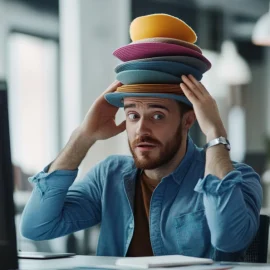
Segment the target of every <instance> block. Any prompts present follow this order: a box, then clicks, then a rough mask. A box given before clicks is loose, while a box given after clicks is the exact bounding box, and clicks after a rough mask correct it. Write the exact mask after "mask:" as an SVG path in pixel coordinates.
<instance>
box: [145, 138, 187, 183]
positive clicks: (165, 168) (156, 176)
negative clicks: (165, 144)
mask: <svg viewBox="0 0 270 270" xmlns="http://www.w3.org/2000/svg"><path fill="white" fill-rule="evenodd" d="M183 142H184V143H182V145H181V147H180V148H179V150H178V152H177V153H176V155H175V156H174V158H173V159H172V160H171V161H170V162H168V163H166V164H164V165H162V166H161V167H158V168H156V169H154V170H144V173H145V174H146V176H147V177H149V178H150V179H153V180H157V181H160V180H161V179H162V178H163V177H165V176H167V175H169V174H171V173H172V172H173V171H174V170H175V169H176V168H177V167H178V165H179V164H180V163H181V161H182V160H183V158H184V156H185V154H186V151H187V137H186V138H184V140H183Z"/></svg>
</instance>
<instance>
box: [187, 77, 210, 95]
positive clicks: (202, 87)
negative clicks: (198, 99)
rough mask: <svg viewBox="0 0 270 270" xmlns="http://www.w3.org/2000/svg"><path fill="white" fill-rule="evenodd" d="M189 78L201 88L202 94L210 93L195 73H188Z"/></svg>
mask: <svg viewBox="0 0 270 270" xmlns="http://www.w3.org/2000/svg"><path fill="white" fill-rule="evenodd" d="M188 77H189V79H190V80H191V81H192V82H193V83H194V84H195V85H196V86H197V87H198V88H199V89H200V90H201V93H202V94H209V92H208V91H207V89H206V88H205V87H204V85H203V84H202V83H201V82H199V81H198V80H197V79H196V78H195V77H194V76H193V75H191V74H190V75H188Z"/></svg>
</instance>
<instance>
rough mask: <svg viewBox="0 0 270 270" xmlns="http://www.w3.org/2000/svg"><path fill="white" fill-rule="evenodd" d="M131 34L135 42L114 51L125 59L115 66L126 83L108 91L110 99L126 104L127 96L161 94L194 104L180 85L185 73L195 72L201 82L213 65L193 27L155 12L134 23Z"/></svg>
mask: <svg viewBox="0 0 270 270" xmlns="http://www.w3.org/2000/svg"><path fill="white" fill-rule="evenodd" d="M130 37H131V40H132V43H130V44H128V45H126V46H123V47H120V48H119V49H117V50H115V51H114V52H113V55H114V56H116V57H117V58H118V59H120V60H122V61H123V63H122V64H120V65H118V66H117V67H116V68H115V72H116V74H117V75H116V79H117V80H118V81H120V82H121V83H122V84H123V85H122V86H121V87H118V88H117V90H116V92H114V93H109V94H106V95H105V98H106V100H107V101H108V102H109V103H111V104H112V105H114V106H117V107H123V99H124V98H125V97H159V98H172V99H175V100H178V101H181V102H184V103H186V104H188V105H190V106H192V104H191V103H190V102H189V100H188V99H187V98H186V97H185V95H184V94H183V92H182V90H181V88H180V86H179V84H180V83H181V82H182V80H181V76H182V75H189V74H192V75H193V76H194V77H195V78H196V79H197V80H198V81H200V80H201V79H202V76H203V73H205V72H206V71H207V70H209V69H210V67H211V63H210V62H209V61H208V60H207V59H206V58H205V57H204V56H203V55H202V51H201V49H200V48H199V47H198V46H196V45H195V44H194V43H195V42H196V40H197V36H196V33H195V32H194V31H193V29H192V28H191V27H190V26H188V25H187V24H186V23H185V22H184V21H182V20H180V19H178V18H176V17H173V16H170V15H167V14H152V15H148V16H142V17H138V18H136V19H135V20H134V21H133V22H132V23H131V25H130Z"/></svg>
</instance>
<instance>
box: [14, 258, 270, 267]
mask: <svg viewBox="0 0 270 270" xmlns="http://www.w3.org/2000/svg"><path fill="white" fill-rule="evenodd" d="M118 258H119V257H103V256H81V255H77V256H74V257H70V258H64V259H51V260H46V261H44V260H31V259H19V269H20V270H37V269H39V270H58V269H59V270H60V269H61V270H64V269H66V270H71V269H72V270H96V269H100V268H102V269H122V270H123V269H132V268H128V267H124V268H123V267H121V268H120V267H118V266H116V265H115V261H116V260H117V259H118ZM133 269H138V268H133ZM158 269H164V270H165V269H168V268H155V270H158ZM170 269H171V270H173V269H177V270H184V269H189V270H192V269H193V270H195V269H196V270H208V269H209V270H210V269H212V270H214V269H216V270H225V269H235V270H244V269H252V270H253V269H254V270H255V269H264V270H267V269H268V270H270V264H258V263H257V264H252V263H251V264H249V263H243V264H242V263H232V264H230V263H218V262H217V263H215V264H214V265H195V266H186V267H170Z"/></svg>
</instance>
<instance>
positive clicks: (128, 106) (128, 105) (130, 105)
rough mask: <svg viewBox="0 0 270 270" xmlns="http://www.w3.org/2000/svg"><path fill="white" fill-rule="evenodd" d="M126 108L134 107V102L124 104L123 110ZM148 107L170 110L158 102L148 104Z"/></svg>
mask: <svg viewBox="0 0 270 270" xmlns="http://www.w3.org/2000/svg"><path fill="white" fill-rule="evenodd" d="M128 108H136V104H135V103H131V104H127V105H124V110H125V109H128ZM148 108H155V109H163V110H166V111H168V112H169V111H170V110H169V109H168V108H167V107H166V106H164V105H160V104H148Z"/></svg>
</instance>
